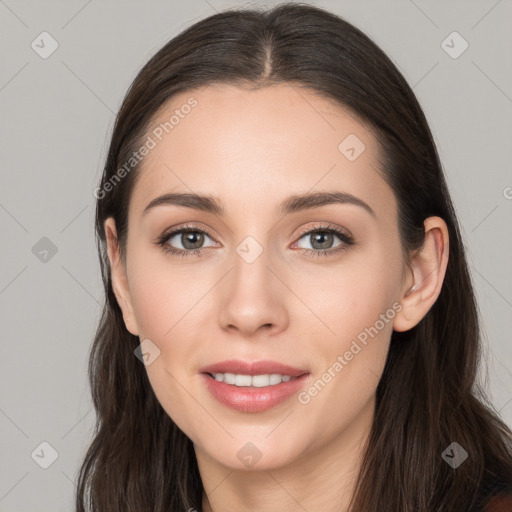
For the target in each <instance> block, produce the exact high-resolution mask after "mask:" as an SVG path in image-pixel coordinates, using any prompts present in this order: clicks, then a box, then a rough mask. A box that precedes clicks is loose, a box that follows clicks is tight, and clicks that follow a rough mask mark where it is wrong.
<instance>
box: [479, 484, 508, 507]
mask: <svg viewBox="0 0 512 512" xmlns="http://www.w3.org/2000/svg"><path fill="white" fill-rule="evenodd" d="M484 512H512V487H507V488H505V489H503V490H501V491H499V492H498V493H497V494H495V495H493V496H492V498H490V499H489V500H488V501H487V502H486V504H485V506H484Z"/></svg>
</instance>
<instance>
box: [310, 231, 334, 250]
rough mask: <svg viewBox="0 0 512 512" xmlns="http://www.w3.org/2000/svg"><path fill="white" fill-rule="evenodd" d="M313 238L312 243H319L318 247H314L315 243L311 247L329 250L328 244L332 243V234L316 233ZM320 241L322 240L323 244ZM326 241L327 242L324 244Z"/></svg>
mask: <svg viewBox="0 0 512 512" xmlns="http://www.w3.org/2000/svg"><path fill="white" fill-rule="evenodd" d="M312 236H313V239H314V242H315V243H316V242H317V241H319V242H320V247H315V243H313V244H312V246H313V247H314V248H315V249H329V242H332V240H331V239H332V233H326V232H322V233H316V234H314V235H312ZM322 239H323V240H324V242H323V243H322ZM326 240H327V242H326Z"/></svg>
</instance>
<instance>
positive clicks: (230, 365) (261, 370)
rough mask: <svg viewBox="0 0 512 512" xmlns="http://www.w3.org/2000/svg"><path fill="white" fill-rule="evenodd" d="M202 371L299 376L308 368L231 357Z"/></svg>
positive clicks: (201, 370)
mask: <svg viewBox="0 0 512 512" xmlns="http://www.w3.org/2000/svg"><path fill="white" fill-rule="evenodd" d="M199 371H200V372H201V373H212V374H213V373H243V374H244V375H267V374H271V373H280V374H281V375H290V376H291V377H299V376H301V375H303V374H304V373H308V371H307V370H300V369H298V368H293V367H291V366H288V365H285V364H281V363H278V362H277V361H242V360H240V359H230V360H229V361H222V362H219V363H215V364H211V365H208V366H205V367H203V368H201V369H200V370H199Z"/></svg>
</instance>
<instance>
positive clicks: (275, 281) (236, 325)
mask: <svg viewBox="0 0 512 512" xmlns="http://www.w3.org/2000/svg"><path fill="white" fill-rule="evenodd" d="M249 261H250V259H244V257H242V256H239V254H235V256H234V258H233V267H232V269H231V271H230V272H229V273H228V275H227V276H226V278H225V279H223V283H222V286H221V287H220V289H219V292H220V310H219V323H220V326H221V328H222V329H224V330H227V331H232V332H233V333H234V332H236V333H238V335H239V336H243V337H245V338H250V337H254V336H256V335H257V333H258V332H265V333H266V335H267V336H270V335H275V334H277V333H278V332H280V331H282V330H283V329H286V327H287V325H288V318H289V315H288V312H287V307H286V304H287V301H288V300H289V295H290V291H289V289H288V288H287V287H286V286H285V285H284V284H283V281H286V278H285V276H283V275H281V276H279V277H278V275H279V274H280V273H282V272H280V270H279V267H278V266H277V265H276V264H273V263H272V261H270V258H269V254H268V252H267V251H265V250H263V252H262V253H261V254H260V255H259V256H258V257H257V258H256V259H255V260H254V261H252V262H250V263H249Z"/></svg>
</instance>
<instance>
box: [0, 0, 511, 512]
mask: <svg viewBox="0 0 512 512" xmlns="http://www.w3.org/2000/svg"><path fill="white" fill-rule="evenodd" d="M275 3H277V2H268V3H266V4H262V3H258V5H267V6H271V5H274V4H275ZM315 4H316V5H318V6H320V7H324V8H326V9H328V10H331V11H333V12H335V13H337V14H340V15H342V16H344V17H345V18H346V19H347V20H348V21H350V22H352V23H354V24H355V25H356V26H358V27H359V28H361V29H362V30H363V31H364V32H366V33H367V34H368V35H370V37H372V38H373V39H374V40H375V42H376V43H377V44H379V45H380V46H381V47H382V48H383V49H384V50H385V51H386V52H387V53H388V54H389V55H390V57H391V58H392V59H393V60H394V62H395V63H396V64H397V65H398V67H399V69H400V70H401V71H402V73H403V74H404V76H405V78H406V79H407V80H408V81H409V83H410V84H411V86H413V89H414V91H415V93H416V95H417V96H418V99H419V101H420V103H421V104H422V106H423V108H424V110H425V113H426V116H427V119H428V121H429V123H430V126H431V128H432V131H433V132H434V136H435V140H436V143H437V147H438V150H439V153H440V157H441V160H442V163H443V165H444V169H445V172H446V176H447V180H448V184H449V186H450V188H451V193H452V196H453V199H454V202H455V205H456V208H457V211H458V214H459V218H460V222H461V225H462V230H463V236H464V239H465V244H466V247H467V250H468V257H469V262H470V265H471V272H472V275H473V279H474V284H475V287H476V291H477V295H478V300H479V306H480V309H481V312H482V322H483V325H482V327H483V328H484V330H485V332H486V344H487V347H486V352H487V367H488V373H487V370H486V368H485V367H484V371H483V374H482V378H483V379H487V380H488V390H489V393H490V396H491V398H492V400H493V401H494V404H495V406H496V408H497V409H498V410H499V411H501V414H502V416H503V417H504V418H505V420H506V421H507V423H508V424H512V344H511V343H510V331H511V328H512V271H511V267H510V262H511V261H512V260H511V258H510V256H511V254H512V230H511V229H510V227H511V222H510V220H511V209H512V200H511V199H510V198H511V197H512V188H510V187H512V173H511V160H512V154H511V153H512V151H511V141H512V138H511V135H512V117H511V112H512V59H511V53H512V52H511V43H512V30H510V20H511V19H512V2H511V1H510V0H499V1H496V0H489V1H487V0H485V1H484V0H480V1H468V0H465V1H445V2H434V1H422V0H414V2H413V1H411V0H396V1H386V2H384V1H361V0H359V1H348V0H340V1H336V2H334V1H318V2H315ZM237 5H238V6H239V5H242V3H241V2H226V1H220V0H218V1H217V0H209V1H206V0H194V1H187V2H171V1H152V2H135V1H126V0H125V1H108V2H106V1H105V2H100V1H98V0H96V1H89V2H87V1H84V0H73V1H67V2H64V1H60V2H57V1H53V2H48V1H46V2H37V1H35V0H33V1H22V0H5V1H4V0H0V38H1V45H0V48H1V67H0V109H1V120H2V122H1V127H0V129H1V133H0V141H1V144H2V151H1V156H2V161H1V171H0V172H1V188H0V226H1V233H2V235H1V236H2V247H3V249H2V251H1V253H0V254H1V258H2V260H1V265H0V308H1V309H0V311H1V312H0V318H1V338H2V357H1V358H0V376H1V388H0V390H1V391H0V392H1V394H0V432H1V437H0V449H1V454H0V512H6V511H9V512H22V511H23V512H26V511H31V512H39V511H50V510H51V511H54V512H55V511H70V510H72V509H73V493H74V483H73V482H74V479H75V477H76V471H77V469H78V465H79V463H80V461H81V458H82V456H83V453H84V450H85V448H86V446H87V445H88V443H89V441H90V438H91V434H92V428H93V424H94V423H93V422H94V411H93V409H92V406H91V400H90V393H89V387H88V383H87V376H86V365H87V358H88V353H89V348H90V345H91V342H92V339H93V335H94V331H95V328H96V324H97V321H98V318H99V314H100V304H101V300H102V296H101V282H100V277H99V265H98V262H97V256H96V251H95V246H94V232H93V213H94V197H93V195H92V192H93V189H94V187H95V186H96V184H97V181H98V179H99V177H100V174H101V169H102V166H103V162H104V157H105V153H106V150H107V143H108V138H109V136H110V134H111V130H112V127H113V121H114V115H115V112H116V111H117V109H118V108H119V106H120V103H121V100H122V98H123V96H124V94H125V92H126V89H127V88H128V86H129V84H130V82H131V81H132V79H133V78H134V77H135V74H136V73H137V71H138V70H139V69H140V67H141V66H142V65H143V64H144V63H145V62H146V61H147V60H148V58H149V57H150V56H151V55H153V54H154V53H155V52H156V51H157V50H158V49H159V48H160V47H161V46H162V45H163V44H164V43H165V42H166V41H167V40H168V39H170V38H171V37H172V36H174V35H176V34H177V33H178V32H180V31H181V30H183V29H184V28H186V27H187V26H189V25H190V24H191V23H193V22H195V21H198V20H199V19H201V18H203V17H206V16H208V15H210V14H213V13H214V12H215V11H216V10H223V9H225V8H228V7H232V6H237ZM244 5H254V3H246V4H244ZM43 31H47V32H49V33H50V34H51V36H52V37H53V38H54V39H55V40H56V41H57V43H58V45H59V46H58V48H57V50H56V51H55V52H54V53H53V54H52V55H50V56H49V57H48V58H47V59H43V58H41V57H40V55H39V54H38V53H36V51H35V50H34V49H32V47H31V43H32V42H33V41H34V40H35V41H36V43H38V42H39V45H40V46H43V44H44V46H45V49H46V50H47V49H48V48H49V40H47V39H45V42H44V43H41V42H40V41H41V38H39V37H38V36H39V34H41V32H43ZM453 31H457V32H458V33H459V34H460V35H461V36H462V37H463V38H464V39H465V40H466V41H467V42H468V44H469V47H468V49H467V50H466V51H465V52H464V53H462V54H461V55H460V56H458V57H457V58H453V55H454V52H458V51H460V49H462V46H461V44H462V41H461V40H460V39H453V38H452V39H450V38H449V39H448V40H447V42H446V43H444V46H443V45H442V42H443V41H444V40H445V39H446V38H447V36H449V35H450V34H451V33H452V32H453ZM452 40H453V42H451V41H452ZM446 45H449V46H452V47H453V48H451V49H449V48H447V47H446ZM445 50H448V51H449V52H451V53H452V56H450V55H449V53H447V51H445ZM43 237H46V238H47V239H49V240H51V243H52V244H54V246H55V248H56V249H57V252H56V253H55V254H53V253H52V250H51V247H50V246H51V243H49V242H48V240H46V239H44V240H42V241H41V239H42V238H43ZM34 246H35V248H34ZM44 250H48V251H49V252H48V253H45V252H44ZM447 342H448V343H449V340H447ZM43 441H46V442H47V443H49V444H50V445H51V446H52V447H53V449H54V450H56V452H57V453H58V457H57V459H56V460H55V461H54V462H53V463H52V464H51V466H49V467H48V468H47V469H43V468H42V467H40V465H39V464H41V463H44V461H45V458H46V462H50V461H51V460H50V459H51V449H50V448H48V447H45V446H44V445H43V447H41V446H40V444H41V443H42V442H43ZM34 450H35V452H34ZM41 450H42V451H41ZM32 454H33V455H32ZM37 454H39V457H38V456H37ZM36 462H37V463H36Z"/></svg>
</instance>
